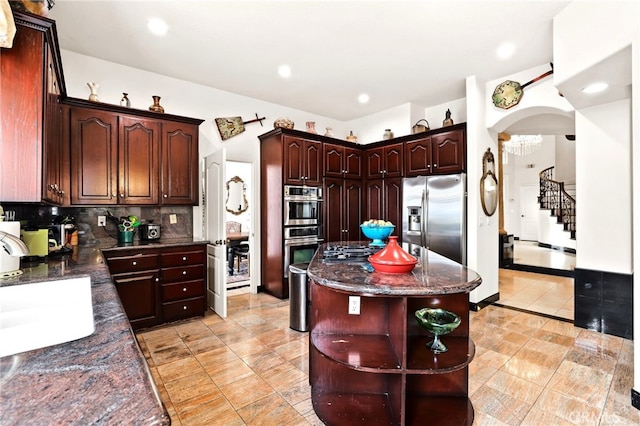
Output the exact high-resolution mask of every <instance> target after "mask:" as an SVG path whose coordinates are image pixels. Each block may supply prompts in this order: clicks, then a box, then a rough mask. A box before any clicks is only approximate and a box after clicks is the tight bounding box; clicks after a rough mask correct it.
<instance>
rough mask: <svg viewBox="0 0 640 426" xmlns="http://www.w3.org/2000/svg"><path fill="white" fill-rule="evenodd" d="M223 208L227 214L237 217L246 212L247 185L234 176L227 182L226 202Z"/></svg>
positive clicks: (247, 206) (247, 203)
mask: <svg viewBox="0 0 640 426" xmlns="http://www.w3.org/2000/svg"><path fill="white" fill-rule="evenodd" d="M225 208H226V210H227V211H228V212H229V213H232V214H235V215H239V214H242V213H244V212H246V211H247V209H248V208H249V202H248V201H247V185H246V184H245V183H244V181H243V180H242V179H240V177H239V176H234V177H232V178H231V179H229V180H228V181H227V202H226V203H225Z"/></svg>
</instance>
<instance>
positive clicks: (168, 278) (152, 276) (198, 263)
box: [104, 245, 207, 330]
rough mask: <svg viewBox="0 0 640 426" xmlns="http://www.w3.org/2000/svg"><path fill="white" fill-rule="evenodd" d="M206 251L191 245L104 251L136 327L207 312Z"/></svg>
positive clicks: (198, 246)
mask: <svg viewBox="0 0 640 426" xmlns="http://www.w3.org/2000/svg"><path fill="white" fill-rule="evenodd" d="M205 250H206V246H205V245H187V246H174V247H165V248H149V247H141V248H134V249H126V250H108V251H105V252H104V256H105V258H106V260H107V265H108V266H109V271H110V272H111V277H112V279H113V282H114V284H115V286H116V289H117V290H118V295H119V296H120V301H121V302H122V306H123V307H124V310H125V312H126V313H127V317H128V318H129V322H130V323H131V327H132V328H133V329H134V330H138V329H141V328H146V327H151V326H154V325H158V324H162V323H165V322H169V321H176V320H180V319H185V318H191V317H194V316H198V315H204V312H205V311H206V309H207V306H206V300H205V297H206V295H205V288H206V279H205V277H206V275H205V274H206V263H205V260H206V253H205Z"/></svg>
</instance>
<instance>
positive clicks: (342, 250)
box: [322, 243, 383, 263]
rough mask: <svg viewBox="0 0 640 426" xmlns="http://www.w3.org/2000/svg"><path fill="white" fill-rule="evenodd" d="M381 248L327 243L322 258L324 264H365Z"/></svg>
mask: <svg viewBox="0 0 640 426" xmlns="http://www.w3.org/2000/svg"><path fill="white" fill-rule="evenodd" d="M382 248H383V247H376V246H368V245H364V244H363V245H360V244H338V243H335V244H334V243H329V244H327V245H326V246H325V248H324V250H323V252H322V256H323V258H324V259H323V260H324V262H329V263H330V262H366V261H367V259H368V258H369V256H371V255H372V254H375V253H377V252H378V251H379V250H380V249H382Z"/></svg>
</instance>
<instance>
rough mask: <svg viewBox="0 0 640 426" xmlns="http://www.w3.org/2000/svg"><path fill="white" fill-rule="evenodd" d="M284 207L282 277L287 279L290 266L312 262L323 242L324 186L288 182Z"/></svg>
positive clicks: (285, 189) (285, 188)
mask: <svg viewBox="0 0 640 426" xmlns="http://www.w3.org/2000/svg"><path fill="white" fill-rule="evenodd" d="M283 206H284V209H283V211H284V217H283V222H282V226H283V228H284V229H283V233H282V235H283V238H284V262H283V263H284V265H283V266H284V268H283V276H284V277H285V278H287V277H288V276H289V265H293V264H295V263H301V262H309V261H311V258H312V257H313V254H314V253H315V252H316V250H317V249H318V246H319V245H320V244H321V243H322V188H319V187H311V186H293V185H285V187H284V203H283Z"/></svg>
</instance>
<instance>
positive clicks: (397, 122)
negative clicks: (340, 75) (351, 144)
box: [334, 98, 467, 144]
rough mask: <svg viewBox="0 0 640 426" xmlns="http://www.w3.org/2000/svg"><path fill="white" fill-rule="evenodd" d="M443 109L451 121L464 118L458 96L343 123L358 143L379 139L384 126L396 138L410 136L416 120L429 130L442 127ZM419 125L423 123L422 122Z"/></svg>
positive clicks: (462, 102) (464, 106) (463, 101)
mask: <svg viewBox="0 0 640 426" xmlns="http://www.w3.org/2000/svg"><path fill="white" fill-rule="evenodd" d="M447 109H449V110H450V111H451V119H452V120H453V122H454V124H457V123H464V122H466V121H467V101H466V99H465V98H461V99H455V100H453V101H450V102H445V103H443V104H440V105H435V106H432V107H429V108H425V107H422V106H420V105H417V104H413V103H406V104H402V105H399V106H397V107H393V108H389V109H387V110H384V111H380V112H378V113H376V114H371V115H368V116H366V117H361V118H358V119H355V120H351V121H348V122H346V123H345V126H346V127H347V128H348V129H349V130H353V134H354V135H356V136H358V143H361V144H368V143H372V142H379V141H381V140H383V134H384V130H385V129H391V131H392V132H393V135H394V137H396V138H397V137H400V136H406V135H410V134H412V130H413V126H414V124H416V123H417V122H418V120H420V119H425V120H427V122H428V123H429V128H430V129H431V130H435V129H439V128H441V127H442V122H443V121H444V119H445V113H446V111H447ZM420 124H423V125H424V122H422V123H420ZM334 133H335V132H334ZM348 133H349V132H348V131H347V132H346V133H345V134H344V136H343V135H340V134H336V137H338V138H341V137H346V135H347V134H348Z"/></svg>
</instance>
